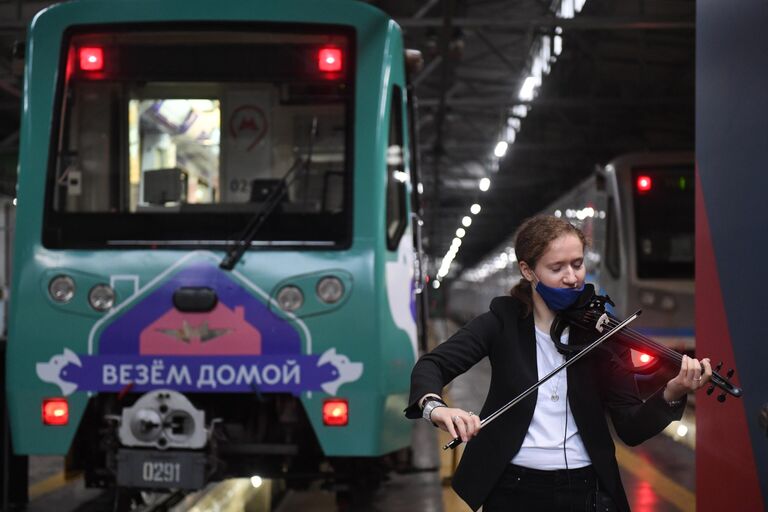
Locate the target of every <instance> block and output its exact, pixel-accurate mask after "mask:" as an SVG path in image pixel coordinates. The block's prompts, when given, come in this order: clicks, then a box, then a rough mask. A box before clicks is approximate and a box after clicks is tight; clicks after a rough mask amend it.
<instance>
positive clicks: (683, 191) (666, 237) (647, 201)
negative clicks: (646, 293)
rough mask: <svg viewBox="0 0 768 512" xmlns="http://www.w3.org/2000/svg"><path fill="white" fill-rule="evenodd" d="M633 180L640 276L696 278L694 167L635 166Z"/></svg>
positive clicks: (636, 244) (650, 277) (648, 277)
mask: <svg viewBox="0 0 768 512" xmlns="http://www.w3.org/2000/svg"><path fill="white" fill-rule="evenodd" d="M632 183H633V190H634V206H635V208H634V209H635V211H634V216H635V246H636V251H637V277H639V278H641V279H693V273H694V252H695V247H694V191H693V183H694V175H693V168H692V167H690V166H680V167H669V168H663V169H659V168H635V169H633V170H632Z"/></svg>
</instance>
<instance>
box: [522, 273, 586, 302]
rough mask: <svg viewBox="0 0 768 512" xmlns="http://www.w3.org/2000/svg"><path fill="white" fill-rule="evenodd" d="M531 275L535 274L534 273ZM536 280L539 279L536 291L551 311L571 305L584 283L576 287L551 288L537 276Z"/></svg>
mask: <svg viewBox="0 0 768 512" xmlns="http://www.w3.org/2000/svg"><path fill="white" fill-rule="evenodd" d="M533 275H534V276H536V274H533ZM536 280H537V281H539V282H538V283H536V291H537V292H539V295H541V298H542V299H544V303H545V304H546V305H547V306H548V307H549V309H551V310H552V311H563V310H565V309H568V308H569V307H571V306H573V304H574V303H575V302H576V300H577V299H578V298H579V295H581V292H583V291H584V283H582V284H581V286H580V287H578V288H552V287H551V286H547V285H545V284H543V283H542V282H541V280H539V278H538V277H536Z"/></svg>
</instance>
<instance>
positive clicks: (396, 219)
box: [386, 85, 408, 251]
mask: <svg viewBox="0 0 768 512" xmlns="http://www.w3.org/2000/svg"><path fill="white" fill-rule="evenodd" d="M386 158H387V165H386V168H387V199H386V200H387V248H388V249H389V250H391V251H393V250H395V249H397V245H398V243H399V242H400V238H401V237H402V236H403V232H404V231H405V228H406V226H407V222H408V218H407V215H408V214H407V212H406V200H407V196H406V189H405V182H406V181H407V175H406V173H405V168H404V165H403V164H404V160H403V95H402V91H401V89H400V87H398V86H396V85H395V86H393V87H392V102H391V103H390V110H389V142H388V144H387V156H386Z"/></svg>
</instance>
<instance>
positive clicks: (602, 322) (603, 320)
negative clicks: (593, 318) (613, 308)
mask: <svg viewBox="0 0 768 512" xmlns="http://www.w3.org/2000/svg"><path fill="white" fill-rule="evenodd" d="M606 325H608V315H607V314H605V313H603V314H602V315H600V318H598V319H597V322H596V323H595V329H597V332H603V329H605V326H606Z"/></svg>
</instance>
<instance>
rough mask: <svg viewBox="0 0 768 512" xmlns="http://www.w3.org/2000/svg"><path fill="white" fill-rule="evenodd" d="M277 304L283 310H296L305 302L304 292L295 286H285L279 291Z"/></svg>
mask: <svg viewBox="0 0 768 512" xmlns="http://www.w3.org/2000/svg"><path fill="white" fill-rule="evenodd" d="M277 304H278V305H279V306H280V309H282V310H283V311H290V312H293V311H296V310H297V309H299V308H300V307H301V306H302V305H303V304H304V294H303V293H301V290H299V289H298V288H296V287H295V286H284V287H282V288H281V289H280V291H279V292H277Z"/></svg>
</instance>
